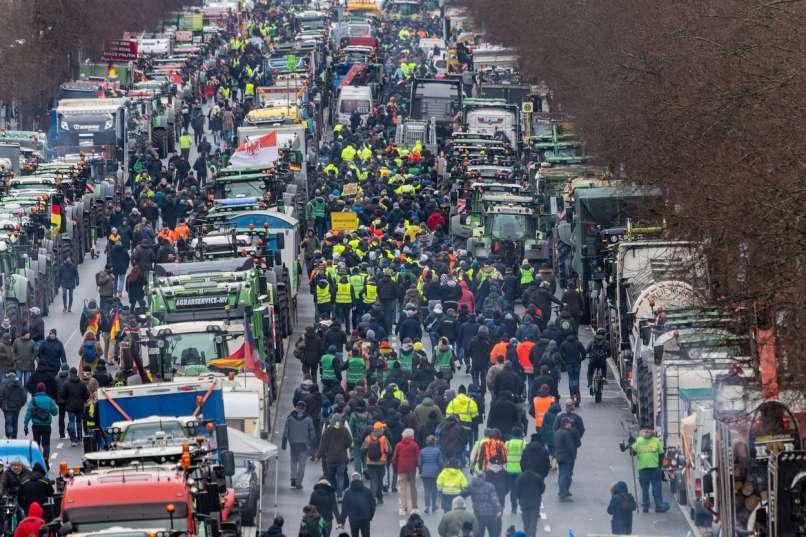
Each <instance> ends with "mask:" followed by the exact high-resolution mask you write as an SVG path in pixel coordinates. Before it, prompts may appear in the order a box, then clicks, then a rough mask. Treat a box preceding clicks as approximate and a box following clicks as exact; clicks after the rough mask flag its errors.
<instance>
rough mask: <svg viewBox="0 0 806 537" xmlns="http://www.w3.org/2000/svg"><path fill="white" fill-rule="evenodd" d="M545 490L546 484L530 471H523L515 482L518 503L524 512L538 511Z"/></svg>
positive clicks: (541, 478) (540, 477)
mask: <svg viewBox="0 0 806 537" xmlns="http://www.w3.org/2000/svg"><path fill="white" fill-rule="evenodd" d="M545 490H546V484H545V483H544V482H543V476H542V475H540V474H538V473H537V472H533V471H532V470H524V471H523V472H521V474H520V475H519V476H518V479H517V480H516V481H515V491H516V493H517V498H518V502H519V503H520V504H521V509H523V510H524V511H529V510H534V511H538V510H540V503H541V502H542V501H543V492H545Z"/></svg>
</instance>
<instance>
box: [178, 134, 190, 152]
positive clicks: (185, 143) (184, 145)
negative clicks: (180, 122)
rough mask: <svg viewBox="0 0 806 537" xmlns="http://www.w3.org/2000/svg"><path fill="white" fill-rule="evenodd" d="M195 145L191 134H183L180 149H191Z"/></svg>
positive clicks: (180, 138)
mask: <svg viewBox="0 0 806 537" xmlns="http://www.w3.org/2000/svg"><path fill="white" fill-rule="evenodd" d="M191 145H193V138H191V137H190V135H189V134H183V135H182V136H180V137H179V149H190V146H191Z"/></svg>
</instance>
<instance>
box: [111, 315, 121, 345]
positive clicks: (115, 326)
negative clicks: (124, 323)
mask: <svg viewBox="0 0 806 537" xmlns="http://www.w3.org/2000/svg"><path fill="white" fill-rule="evenodd" d="M120 330H121V327H120V311H116V312H115V317H114V318H113V319H112V328H110V329H109V341H115V339H116V338H117V337H118V334H119V333H120Z"/></svg>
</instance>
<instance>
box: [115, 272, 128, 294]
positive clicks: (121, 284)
mask: <svg viewBox="0 0 806 537" xmlns="http://www.w3.org/2000/svg"><path fill="white" fill-rule="evenodd" d="M125 288H126V273H125V272H124V273H123V274H115V291H117V292H118V293H122V292H123V290H124V289H125Z"/></svg>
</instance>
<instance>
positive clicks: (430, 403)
mask: <svg viewBox="0 0 806 537" xmlns="http://www.w3.org/2000/svg"><path fill="white" fill-rule="evenodd" d="M434 411H436V413H437V415H438V416H439V418H438V419H437V423H440V422H441V421H442V410H440V409H439V407H438V406H437V405H436V404H435V403H434V400H433V399H431V398H430V397H428V396H426V397H425V398H423V402H422V403H420V404H419V405H417V406H416V407H414V417H415V419H416V420H417V428H418V429H419V428H420V427H422V426H423V425H425V424H426V423H428V416H429V415H430V414H431V412H434Z"/></svg>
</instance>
